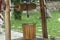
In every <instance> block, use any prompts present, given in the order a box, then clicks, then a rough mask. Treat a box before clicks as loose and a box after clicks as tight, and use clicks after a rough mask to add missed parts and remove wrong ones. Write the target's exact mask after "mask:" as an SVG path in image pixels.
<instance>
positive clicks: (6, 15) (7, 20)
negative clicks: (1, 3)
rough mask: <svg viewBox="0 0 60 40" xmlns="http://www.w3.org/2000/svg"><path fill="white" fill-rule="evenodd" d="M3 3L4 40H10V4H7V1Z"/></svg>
mask: <svg viewBox="0 0 60 40" xmlns="http://www.w3.org/2000/svg"><path fill="white" fill-rule="evenodd" d="M5 3H6V11H5V26H6V40H11V25H10V4H9V0H5Z"/></svg>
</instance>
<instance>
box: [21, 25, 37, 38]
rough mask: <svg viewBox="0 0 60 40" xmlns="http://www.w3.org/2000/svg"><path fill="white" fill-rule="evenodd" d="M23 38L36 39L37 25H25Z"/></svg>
mask: <svg viewBox="0 0 60 40" xmlns="http://www.w3.org/2000/svg"><path fill="white" fill-rule="evenodd" d="M22 27H23V38H24V39H34V38H35V36H36V25H35V24H23V25H22Z"/></svg>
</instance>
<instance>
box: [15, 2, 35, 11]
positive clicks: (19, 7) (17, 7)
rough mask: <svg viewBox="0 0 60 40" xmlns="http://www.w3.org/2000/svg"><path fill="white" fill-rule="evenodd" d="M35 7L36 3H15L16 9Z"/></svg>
mask: <svg viewBox="0 0 60 40" xmlns="http://www.w3.org/2000/svg"><path fill="white" fill-rule="evenodd" d="M35 8H36V4H34V3H29V4H17V5H16V8H15V9H16V10H32V9H35Z"/></svg>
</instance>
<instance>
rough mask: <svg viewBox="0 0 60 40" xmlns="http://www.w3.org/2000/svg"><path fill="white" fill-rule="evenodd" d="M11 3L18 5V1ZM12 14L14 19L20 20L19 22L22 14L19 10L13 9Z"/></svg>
mask: <svg viewBox="0 0 60 40" xmlns="http://www.w3.org/2000/svg"><path fill="white" fill-rule="evenodd" d="M13 3H14V5H16V4H20V0H14V1H13ZM13 14H14V18H15V19H20V20H21V14H22V11H21V10H19V11H18V10H16V9H15V8H14V13H13Z"/></svg>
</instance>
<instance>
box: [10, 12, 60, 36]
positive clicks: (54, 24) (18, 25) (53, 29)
mask: <svg viewBox="0 0 60 40" xmlns="http://www.w3.org/2000/svg"><path fill="white" fill-rule="evenodd" d="M51 14H52V18H50V19H47V29H48V34H49V35H50V36H53V37H55V36H60V22H59V21H58V18H59V17H60V12H51ZM39 17H40V13H39V12H34V13H31V14H30V17H29V18H27V16H26V14H22V20H15V19H14V17H13V16H12V17H11V28H12V29H14V30H19V31H22V24H23V23H36V34H38V35H40V34H42V31H38V30H42V25H41V20H40V19H39ZM39 27H40V28H39ZM58 31H59V32H58Z"/></svg>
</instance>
